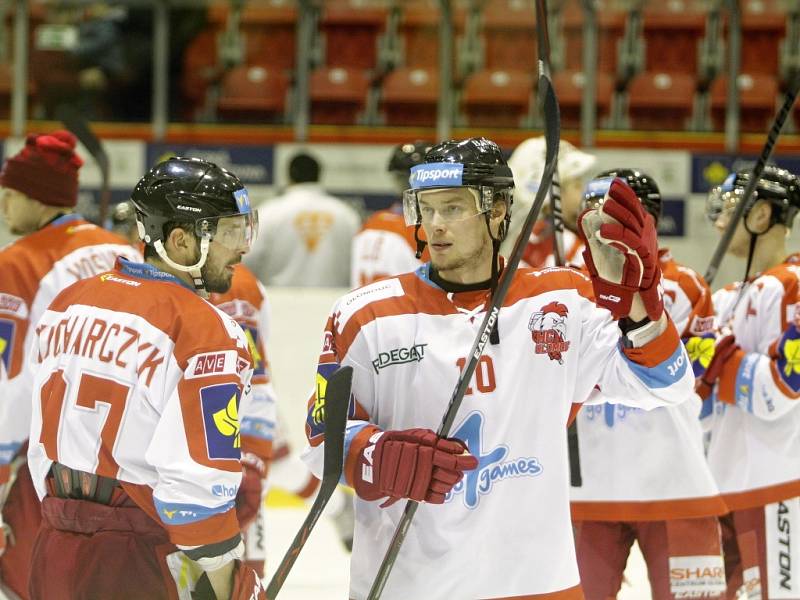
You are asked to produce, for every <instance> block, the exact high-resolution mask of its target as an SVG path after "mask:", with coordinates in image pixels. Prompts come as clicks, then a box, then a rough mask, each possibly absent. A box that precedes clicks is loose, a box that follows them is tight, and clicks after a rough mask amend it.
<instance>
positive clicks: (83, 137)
mask: <svg viewBox="0 0 800 600" xmlns="http://www.w3.org/2000/svg"><path fill="white" fill-rule="evenodd" d="M56 117H57V118H58V120H59V121H61V122H62V123H63V124H64V127H66V128H67V129H68V130H69V131H70V132H71V133H72V134H73V135H74V136H75V137H76V138H78V141H79V142H80V143H81V144H83V146H84V147H85V148H86V150H88V152H89V154H91V155H92V158H93V159H94V161H95V162H96V163H97V167H98V168H99V169H100V209H99V211H98V212H99V220H100V225H103V224H104V223H105V220H106V213H107V212H108V204H109V202H110V201H111V187H110V182H109V171H110V163H109V161H108V154H106V151H105V149H104V148H103V144H102V143H100V140H99V139H98V138H97V136H96V135H95V134H94V132H92V130H91V128H90V127H89V122H88V121H87V120H86V119H85V118H84V117H83V116H82V115H81V114H80V113H79V112H78V110H77V109H76V108H75V107H74V106H71V105H69V104H60V105H59V106H58V107H57V108H56Z"/></svg>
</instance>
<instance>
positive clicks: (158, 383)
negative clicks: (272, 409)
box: [28, 158, 265, 600]
mask: <svg viewBox="0 0 800 600" xmlns="http://www.w3.org/2000/svg"><path fill="white" fill-rule="evenodd" d="M132 201H133V203H134V205H135V207H136V213H137V220H138V221H139V232H140V236H141V238H142V239H143V240H144V242H145V244H146V248H145V261H146V262H145V263H134V262H130V261H126V260H122V259H120V260H119V261H118V262H117V264H116V266H115V267H114V269H113V270H112V271H108V272H106V273H103V274H101V275H98V276H94V277H90V278H88V279H86V280H84V281H81V282H79V283H77V284H75V285H73V286H71V287H69V288H68V289H66V290H65V291H63V292H62V293H61V294H60V295H59V296H58V297H57V298H56V299H55V300H54V301H53V302H52V303H51V305H50V307H49V308H48V309H47V311H46V312H45V313H44V316H43V317H42V319H41V320H40V321H39V323H38V325H37V326H36V329H35V331H36V339H35V341H34V344H33V349H32V352H31V354H30V357H29V362H30V363H31V364H32V365H33V367H34V369H35V373H36V378H35V385H34V388H33V390H34V391H33V398H34V402H33V419H32V427H31V440H32V441H31V445H30V449H29V452H28V457H29V461H30V465H31V474H32V477H33V482H34V486H35V488H36V492H37V493H38V495H39V497H40V498H41V499H42V517H43V520H42V526H41V528H40V530H39V534H38V537H37V540H36V546H35V550H34V554H33V560H32V568H33V570H34V572H36V573H42V574H45V575H46V576H43V577H34V578H32V579H31V586H30V592H31V597H32V598H34V599H39V598H57V597H63V596H64V594H65V590H68V592H66V593H68V594H70V596H71V597H96V598H115V599H126V598H130V599H131V600H132V599H134V598H136V599H138V598H189V597H190V594H192V593H194V594H196V595H197V596H200V597H214V595H215V596H216V598H234V599H239V598H242V599H245V598H247V599H249V598H252V597H258V598H265V593H264V591H263V589H261V587H260V582H259V580H258V578H257V577H256V574H255V572H254V571H253V570H252V569H249V568H247V567H246V566H245V565H243V564H242V563H241V562H239V561H238V560H237V559H239V558H240V557H241V556H242V549H243V544H242V539H241V534H240V531H239V522H238V521H237V518H236V510H235V501H234V499H235V498H236V495H237V490H238V488H239V485H240V482H241V478H242V464H241V462H240V447H241V444H242V442H241V438H242V431H241V428H240V423H239V419H238V413H239V410H240V409H242V410H244V409H245V407H246V406H247V402H248V399H247V396H248V395H249V394H250V391H251V390H250V385H251V384H250V379H251V374H252V371H253V364H252V358H251V355H250V352H249V350H248V346H249V345H248V342H247V338H246V336H245V334H244V333H243V331H242V329H241V327H239V325H238V324H237V323H236V322H235V321H234V320H233V319H231V318H230V317H229V316H228V315H226V314H225V313H224V312H222V311H221V310H219V309H217V308H215V307H213V306H212V305H211V304H209V303H208V302H206V301H205V300H203V298H202V297H201V296H204V295H206V294H207V293H209V292H217V293H225V292H226V291H227V290H228V288H229V286H230V285H231V280H232V278H233V272H234V268H235V266H236V264H238V263H239V262H240V261H241V258H242V255H243V254H244V253H245V252H246V251H247V250H248V249H249V247H250V243H251V241H252V239H253V236H254V235H255V232H256V231H257V220H256V219H255V218H254V215H253V213H252V211H251V209H250V202H249V199H248V196H247V191H246V190H245V188H244V187H243V186H242V184H241V182H240V181H239V180H238V178H236V177H235V176H234V175H233V174H231V173H229V172H228V171H225V170H224V169H221V168H219V167H217V166H216V165H214V164H212V163H209V162H206V161H202V160H197V159H185V158H172V159H169V160H167V161H165V162H162V163H159V164H158V165H156V166H155V167H153V169H151V170H150V171H149V172H148V173H147V174H146V175H145V176H144V177H143V178H142V179H141V180H140V181H139V183H138V184H137V186H136V188H135V189H134V191H133V194H132ZM64 556H69V557H78V558H79V560H66V561H65V560H64V559H63V557H64ZM211 594H214V595H211ZM209 595H210V596H209Z"/></svg>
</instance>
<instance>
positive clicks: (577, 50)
mask: <svg viewBox="0 0 800 600" xmlns="http://www.w3.org/2000/svg"><path fill="white" fill-rule="evenodd" d="M581 4H582V2H581V0H572V2H568V3H567V4H566V5H565V7H564V12H563V15H562V27H563V30H564V54H565V56H564V58H565V61H564V64H565V68H566V69H570V70H581V69H582V68H583V9H582V8H581ZM625 18H626V14H625V13H624V12H622V11H620V10H619V9H618V8H616V7H615V6H614V5H613V4H612V2H610V0H599V2H598V8H597V27H598V32H597V37H598V41H597V42H598V43H597V46H598V48H597V50H598V55H597V68H598V70H599V71H603V72H606V73H614V72H615V71H616V68H617V42H618V41H619V40H620V38H622V34H623V33H624V31H625Z"/></svg>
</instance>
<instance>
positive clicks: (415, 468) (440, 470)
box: [354, 429, 478, 507]
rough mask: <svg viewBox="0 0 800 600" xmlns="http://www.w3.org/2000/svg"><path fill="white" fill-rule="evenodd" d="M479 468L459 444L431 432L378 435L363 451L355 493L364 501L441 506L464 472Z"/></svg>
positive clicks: (380, 433)
mask: <svg viewBox="0 0 800 600" xmlns="http://www.w3.org/2000/svg"><path fill="white" fill-rule="evenodd" d="M477 466H478V459H476V458H475V457H474V456H472V455H471V454H470V453H469V452H468V451H467V447H466V446H465V445H464V443H463V442H462V441H461V440H456V439H445V438H440V437H438V436H437V435H436V433H434V432H433V431H431V430H430V429H405V430H403V431H378V432H376V433H374V434H373V435H372V436H371V437H370V438H369V442H368V443H367V445H366V446H365V448H364V450H362V452H361V456H360V458H359V464H358V465H356V474H355V482H354V483H355V490H356V493H357V494H358V495H359V496H360V497H361V498H363V499H364V500H377V499H379V498H384V497H386V496H389V500H387V501H386V502H385V503H384V504H382V505H381V506H382V507H384V506H389V505H390V504H393V503H394V502H395V501H397V500H399V499H400V498H410V499H411V500H416V501H417V502H430V503H432V504H442V503H443V502H444V499H445V496H446V495H447V493H448V492H449V491H450V490H451V489H453V486H454V485H456V484H457V483H458V482H459V481H461V478H462V477H463V476H464V471H471V470H472V469H475V468H476V467H477Z"/></svg>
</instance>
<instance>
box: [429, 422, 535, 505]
mask: <svg viewBox="0 0 800 600" xmlns="http://www.w3.org/2000/svg"><path fill="white" fill-rule="evenodd" d="M483 425H484V417H483V415H482V414H481V413H480V412H478V411H475V412H473V413H471V414H470V415H469V416H467V418H466V419H464V421H463V423H462V424H461V425H460V426H459V427H458V429H456V431H455V433H453V437H454V438H457V439H459V440H461V441H462V442H464V443H465V444H466V445H467V448H469V451H470V453H471V454H472V455H473V456H475V457H476V458H477V459H478V468H477V469H474V470H473V471H467V472H466V473H465V474H464V478H463V479H462V480H461V481H459V482H458V483H457V484H456V485H455V486H454V487H453V489H452V491H450V493H449V494H448V495H447V497H446V499H445V502H449V501H451V500H452V499H453V498H454V497H455V496H457V495H459V494H461V493H463V494H464V505H465V506H466V507H467V508H469V509H474V508H477V507H478V503H479V502H480V497H481V496H483V495H486V494H490V493H491V492H492V489H493V488H494V486H495V484H497V483H499V482H502V481H503V480H506V479H511V478H518V477H536V476H537V475H540V474H541V473H542V470H543V468H542V465H541V464H540V463H539V459H537V458H535V457H523V456H520V457H518V458H512V459H510V460H504V459H505V458H506V456H508V454H509V449H508V447H507V446H497V447H496V448H494V449H493V450H491V451H489V452H487V453H486V454H484V453H483Z"/></svg>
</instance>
